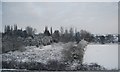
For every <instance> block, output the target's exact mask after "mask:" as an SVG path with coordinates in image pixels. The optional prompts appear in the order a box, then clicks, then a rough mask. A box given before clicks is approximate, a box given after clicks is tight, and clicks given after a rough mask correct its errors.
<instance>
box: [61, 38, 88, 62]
mask: <svg viewBox="0 0 120 72" xmlns="http://www.w3.org/2000/svg"><path fill="white" fill-rule="evenodd" d="M86 46H87V42H86V41H84V40H81V41H80V42H79V44H77V45H75V44H74V43H72V42H69V43H67V44H65V46H64V49H63V51H62V54H63V59H64V61H65V62H67V63H73V62H74V61H77V62H78V63H80V64H82V62H83V56H84V52H85V48H86Z"/></svg>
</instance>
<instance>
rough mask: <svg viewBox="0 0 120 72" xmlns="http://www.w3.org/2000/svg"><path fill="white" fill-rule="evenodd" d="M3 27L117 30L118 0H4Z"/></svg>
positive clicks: (41, 29) (90, 30)
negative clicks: (73, 0)
mask: <svg viewBox="0 0 120 72" xmlns="http://www.w3.org/2000/svg"><path fill="white" fill-rule="evenodd" d="M0 14H2V19H3V22H2V27H4V25H14V24H17V25H18V26H19V27H20V28H23V29H24V28H25V27H26V26H32V27H33V28H36V29H37V32H38V33H39V32H43V30H44V27H45V26H48V27H51V26H52V27H53V29H54V30H55V29H59V28H60V27H61V26H63V27H64V28H67V29H69V28H70V27H73V28H77V30H78V31H79V30H81V29H84V30H87V31H89V32H91V33H95V34H107V33H118V3H117V2H5V3H4V2H3V3H2V13H0Z"/></svg>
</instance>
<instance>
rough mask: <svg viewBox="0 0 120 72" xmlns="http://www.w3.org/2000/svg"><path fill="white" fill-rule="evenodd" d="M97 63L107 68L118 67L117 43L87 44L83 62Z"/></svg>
mask: <svg viewBox="0 0 120 72" xmlns="http://www.w3.org/2000/svg"><path fill="white" fill-rule="evenodd" d="M92 62H93V63H98V64H100V65H102V66H104V67H105V68H107V69H118V45H117V44H110V45H107V44H105V45H97V44H96V45H88V46H87V50H86V52H85V56H84V63H92Z"/></svg>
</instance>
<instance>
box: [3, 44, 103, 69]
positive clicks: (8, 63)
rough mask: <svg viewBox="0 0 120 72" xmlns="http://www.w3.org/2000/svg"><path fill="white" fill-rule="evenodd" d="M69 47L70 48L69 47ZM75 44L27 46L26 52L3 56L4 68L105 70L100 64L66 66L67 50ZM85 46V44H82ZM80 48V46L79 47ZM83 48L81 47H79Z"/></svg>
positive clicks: (9, 53) (10, 53) (74, 63)
mask: <svg viewBox="0 0 120 72" xmlns="http://www.w3.org/2000/svg"><path fill="white" fill-rule="evenodd" d="M67 45H68V46H67ZM69 45H74V46H77V45H76V44H75V43H70V44H69V43H67V44H63V43H54V44H52V45H47V46H40V47H38V48H37V47H36V46H27V47H25V48H26V50H25V51H23V52H21V51H14V52H8V53H4V54H2V57H3V58H2V59H3V68H8V69H9V68H13V69H28V70H104V69H105V68H104V67H101V66H100V65H98V64H92V65H88V64H78V63H76V62H74V61H73V64H69V65H68V64H66V63H65V62H64V61H63V57H64V53H63V50H64V49H65V48H68V49H69ZM82 45H83V44H82ZM78 46H79V45H78ZM85 46H86V45H85ZM79 47H81V45H80V46H79Z"/></svg>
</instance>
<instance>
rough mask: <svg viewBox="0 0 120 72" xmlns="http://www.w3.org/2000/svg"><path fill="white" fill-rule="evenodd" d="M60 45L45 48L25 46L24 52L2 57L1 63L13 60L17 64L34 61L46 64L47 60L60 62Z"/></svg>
mask: <svg viewBox="0 0 120 72" xmlns="http://www.w3.org/2000/svg"><path fill="white" fill-rule="evenodd" d="M61 45H62V44H53V45H47V46H41V47H38V48H37V47H36V46H27V47H25V48H26V50H25V51H24V52H21V51H14V52H8V53H5V54H3V55H2V57H3V61H8V60H15V61H18V62H30V61H36V62H41V63H46V62H47V61H49V60H58V61H59V60H60V59H61V56H62V55H61V50H62V49H63V47H62V46H61Z"/></svg>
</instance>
